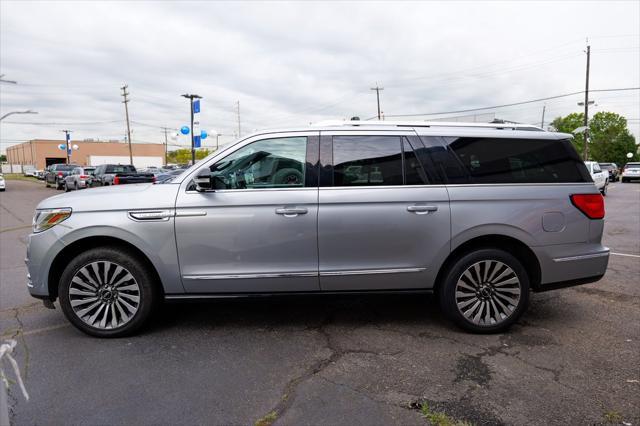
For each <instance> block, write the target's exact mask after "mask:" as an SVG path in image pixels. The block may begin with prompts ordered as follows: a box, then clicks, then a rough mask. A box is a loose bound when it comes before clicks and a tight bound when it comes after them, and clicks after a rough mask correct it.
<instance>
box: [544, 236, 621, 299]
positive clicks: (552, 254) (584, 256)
mask: <svg viewBox="0 0 640 426" xmlns="http://www.w3.org/2000/svg"><path fill="white" fill-rule="evenodd" d="M534 251H535V252H536V255H537V256H538V259H539V260H540V269H541V271H542V276H541V280H540V286H539V287H538V288H536V289H535V290H537V291H545V290H552V289H556V288H563V287H570V286H574V285H581V284H588V283H592V282H595V281H598V280H599V279H601V278H602V277H603V276H604V274H605V272H606V271H607V265H608V264H609V248H607V247H604V246H602V245H600V244H579V245H577V246H576V245H569V246H565V245H559V246H550V247H549V246H548V247H544V248H537V249H534Z"/></svg>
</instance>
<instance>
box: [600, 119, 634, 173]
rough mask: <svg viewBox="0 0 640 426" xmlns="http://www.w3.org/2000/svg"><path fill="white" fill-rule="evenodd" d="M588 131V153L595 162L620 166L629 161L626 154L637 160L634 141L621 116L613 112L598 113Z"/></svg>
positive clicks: (625, 121)
mask: <svg viewBox="0 0 640 426" xmlns="http://www.w3.org/2000/svg"><path fill="white" fill-rule="evenodd" d="M589 131H590V132H591V133H590V137H591V143H590V144H589V151H590V154H591V155H590V156H591V158H593V159H594V160H595V161H599V162H613V163H616V164H618V165H619V166H622V165H624V164H625V163H626V162H627V161H630V160H629V159H628V158H627V153H628V152H631V153H633V154H634V158H637V152H636V151H637V147H636V141H635V138H634V137H633V135H632V134H631V133H630V132H629V129H628V128H627V119H626V118H624V117H623V116H621V115H619V114H616V113H615V112H605V111H603V112H598V113H596V114H595V115H594V116H593V118H592V119H591V121H590V122H589ZM631 161H633V159H632V160H631Z"/></svg>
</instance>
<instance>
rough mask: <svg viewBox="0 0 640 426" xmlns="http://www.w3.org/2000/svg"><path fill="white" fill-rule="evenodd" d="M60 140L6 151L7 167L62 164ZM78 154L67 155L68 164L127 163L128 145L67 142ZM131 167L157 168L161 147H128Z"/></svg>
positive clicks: (161, 157)
mask: <svg viewBox="0 0 640 426" xmlns="http://www.w3.org/2000/svg"><path fill="white" fill-rule="evenodd" d="M61 144H65V141H64V140H46V139H34V140H31V141H28V142H23V143H21V144H18V145H13V146H10V147H8V148H7V162H8V163H9V164H20V165H23V166H25V165H31V166H35V167H36V169H38V170H42V169H44V168H46V167H47V166H49V165H51V164H58V163H65V162H66V161H67V156H66V153H65V151H64V150H61V149H60V148H58V145H61ZM71 145H72V146H73V145H78V150H75V151H73V152H72V153H71V157H70V158H69V161H70V163H72V164H78V165H80V166H88V165H98V164H105V163H122V164H124V163H127V164H128V163H129V162H130V161H129V145H128V144H127V143H125V142H113V141H110V142H96V141H73V140H72V141H71ZM132 150H133V160H134V161H133V163H134V165H135V166H137V167H148V166H152V165H155V166H161V165H162V164H163V162H164V158H165V146H164V145H163V144H135V143H134V144H132Z"/></svg>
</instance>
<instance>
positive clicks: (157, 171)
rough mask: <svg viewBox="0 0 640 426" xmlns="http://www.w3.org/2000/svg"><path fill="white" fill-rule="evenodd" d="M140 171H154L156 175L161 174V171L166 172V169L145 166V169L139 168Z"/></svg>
mask: <svg viewBox="0 0 640 426" xmlns="http://www.w3.org/2000/svg"><path fill="white" fill-rule="evenodd" d="M138 171H139V172H140V173H153V174H154V175H156V176H157V175H159V174H160V173H164V172H165V171H166V170H165V169H163V168H160V167H155V166H151V167H145V168H143V169H140V170H138Z"/></svg>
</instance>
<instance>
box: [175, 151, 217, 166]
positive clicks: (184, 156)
mask: <svg viewBox="0 0 640 426" xmlns="http://www.w3.org/2000/svg"><path fill="white" fill-rule="evenodd" d="M211 152H213V151H209V150H208V149H207V148H199V149H196V160H202V159H203V158H204V157H206V156H207V155H209V154H211ZM190 161H191V150H190V149H188V148H181V149H176V150H175V151H170V152H169V153H167V162H168V163H176V164H187V163H189V162H190Z"/></svg>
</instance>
